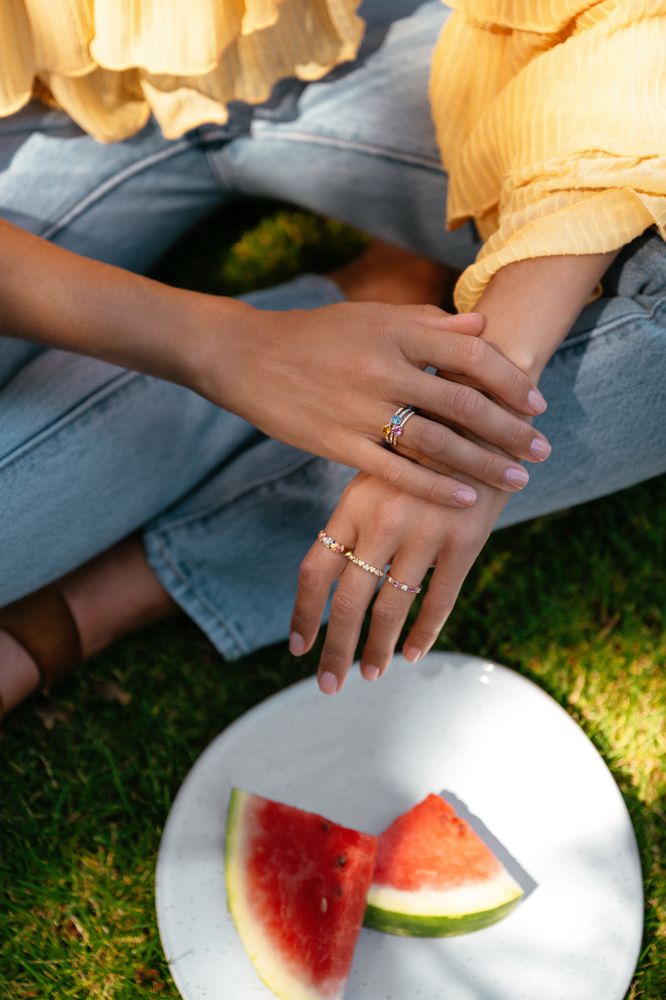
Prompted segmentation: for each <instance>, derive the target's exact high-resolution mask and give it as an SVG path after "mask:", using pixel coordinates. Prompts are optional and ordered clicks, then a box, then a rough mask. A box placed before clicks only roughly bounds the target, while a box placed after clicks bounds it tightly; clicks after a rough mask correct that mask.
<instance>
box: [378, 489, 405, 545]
mask: <svg viewBox="0 0 666 1000" xmlns="http://www.w3.org/2000/svg"><path fill="white" fill-rule="evenodd" d="M402 517H403V511H402V504H401V503H400V500H399V498H396V499H395V500H393V501H391V500H387V501H385V502H384V503H383V504H382V505H381V506H380V507H379V508H378V510H377V511H376V512H375V516H374V523H373V532H374V533H375V534H376V535H377V536H378V537H379V538H382V539H384V538H393V537H394V535H395V534H396V530H397V528H398V527H399V525H400V524H401V523H402Z"/></svg>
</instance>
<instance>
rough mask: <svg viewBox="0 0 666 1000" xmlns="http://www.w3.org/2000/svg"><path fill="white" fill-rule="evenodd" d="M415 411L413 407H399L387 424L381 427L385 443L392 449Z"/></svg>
mask: <svg viewBox="0 0 666 1000" xmlns="http://www.w3.org/2000/svg"><path fill="white" fill-rule="evenodd" d="M415 413H416V410H415V409H414V407H413V406H401V407H400V409H399V410H396V411H395V413H394V414H393V416H392V417H391V419H390V420H389V422H388V423H387V424H384V426H383V427H382V434H383V435H384V439H385V441H386V443H387V444H388V445H389V446H390V447H391V448H394V447H395V445H396V444H397V441H398V438H399V437H401V435H402V431H403V428H404V426H405V424H406V423H407V421H408V420H409V418H410V417H413V416H414V414H415Z"/></svg>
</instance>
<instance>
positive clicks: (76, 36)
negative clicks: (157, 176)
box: [0, 0, 363, 142]
mask: <svg viewBox="0 0 666 1000" xmlns="http://www.w3.org/2000/svg"><path fill="white" fill-rule="evenodd" d="M359 2H360V0H0V116H2V115H9V114H11V113H12V112H14V111H17V110H18V109H19V108H21V107H22V106H23V105H24V104H26V103H27V102H28V101H29V100H30V98H31V96H32V93H33V89H34V85H35V82H39V83H41V84H43V85H44V86H45V87H47V88H48V90H50V92H51V93H52V95H53V97H54V98H55V100H56V101H57V103H58V104H59V105H60V106H61V107H62V108H63V109H64V110H65V111H67V113H68V114H69V115H70V116H71V117H72V118H73V119H74V120H75V121H76V122H77V123H78V124H79V125H80V126H81V127H82V128H83V129H85V130H86V131H87V132H89V133H90V134H91V135H93V136H95V138H96V139H99V140H100V141H102V142H113V141H115V140H118V139H124V138H127V137H128V136H130V135H132V134H134V133H135V132H137V131H138V130H139V129H140V128H142V127H143V125H145V123H146V121H147V120H148V118H149V116H150V114H151V112H152V113H153V114H154V115H155V118H156V119H157V121H158V123H159V125H160V127H161V129H162V131H163V133H164V135H165V136H166V137H167V138H168V139H174V138H177V137H178V136H181V135H182V134H183V133H184V132H186V131H187V130H188V129H191V128H194V127H195V126H197V125H202V124H203V123H205V122H218V123H221V124H223V123H224V122H225V121H226V120H227V105H228V103H229V102H230V101H233V100H240V101H249V102H251V103H258V102H260V101H263V100H266V99H267V98H268V96H269V95H270V92H271V89H272V87H273V85H274V84H275V83H276V82H277V81H278V80H279V79H281V78H283V77H285V76H292V75H294V76H297V77H299V78H300V79H302V80H316V79H318V78H319V77H321V76H324V75H325V74H326V73H327V72H328V71H329V70H330V69H331V68H332V67H333V66H335V65H337V64H338V63H340V62H343V61H345V60H347V59H353V58H354V56H355V55H356V52H357V50H358V46H359V43H360V40H361V37H362V34H363V22H362V21H361V19H360V18H359V17H357V16H356V13H355V12H356V8H357V7H358V5H359Z"/></svg>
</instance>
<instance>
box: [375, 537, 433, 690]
mask: <svg viewBox="0 0 666 1000" xmlns="http://www.w3.org/2000/svg"><path fill="white" fill-rule="evenodd" d="M431 563H432V553H431V552H430V551H425V550H422V551H420V552H417V551H416V550H411V551H404V550H402V549H401V550H400V551H399V552H398V554H397V555H396V557H395V559H394V560H393V563H392V564H391V568H390V572H389V573H388V574H387V578H386V579H385V580H384V582H383V583H382V587H381V590H380V591H379V594H378V595H377V597H376V598H375V603H374V604H373V606H372V618H371V620H370V631H369V633H368V638H367V640H366V643H365V646H364V648H363V653H362V654H361V673H362V674H363V676H364V677H365V678H366V680H375V679H376V678H377V677H381V675H382V674H384V673H385V672H386V669H387V668H388V666H389V664H390V662H391V660H392V658H393V654H394V652H395V646H396V643H397V641H398V639H399V638H400V633H401V631H402V628H403V625H404V624H405V620H406V618H407V615H408V613H409V609H410V608H411V606H412V604H413V603H414V601H415V599H416V596H417V595H416V593H410V592H409V591H405V590H403V589H401V587H399V586H397V584H398V583H400V584H402V586H403V587H404V586H408V587H411V588H415V587H419V586H420V585H421V583H422V581H423V578H424V577H425V575H426V573H427V572H428V569H429V567H430V565H431ZM389 577H390V579H389ZM391 581H396V582H395V583H393V584H392V583H391Z"/></svg>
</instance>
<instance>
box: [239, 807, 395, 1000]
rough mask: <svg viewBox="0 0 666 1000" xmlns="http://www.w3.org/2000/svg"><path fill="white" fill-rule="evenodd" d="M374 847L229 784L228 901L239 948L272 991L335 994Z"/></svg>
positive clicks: (341, 984) (301, 999)
mask: <svg viewBox="0 0 666 1000" xmlns="http://www.w3.org/2000/svg"><path fill="white" fill-rule="evenodd" d="M376 854H377V838H376V837H371V836H369V835H368V834H365V833H358V832H357V831H356V830H347V829H346V828H345V827H343V826H338V825H337V824H336V823H332V822H331V821H330V820H328V819H324V817H323V816H317V815H316V814H315V813H308V812H304V811H303V810H302V809H295V808H293V807H292V806H287V805H283V804H282V803H280V802H273V801H271V800H270V799H264V798H261V797H259V796H258V795H251V794H249V793H248V792H242V791H240V790H239V789H234V790H233V791H232V793H231V799H230V801H229V810H228V813H227V835H226V850H225V867H226V882H227V902H228V905H229V909H230V911H231V915H232V917H233V920H234V923H235V924H236V927H237V929H238V933H239V934H240V937H241V940H242V942H243V945H244V947H245V950H246V951H247V953H248V955H249V956H250V958H251V960H252V962H253V963H254V966H255V968H256V970H257V972H258V973H259V975H260V977H261V978H262V979H263V981H264V982H265V983H266V985H267V986H268V988H269V989H270V990H272V991H273V993H274V994H275V995H276V996H277V997H281V998H284V1000H338V998H340V997H342V994H343V991H344V988H345V982H346V980H347V977H348V975H349V970H350V967H351V964H352V958H353V954H354V947H355V945H356V940H357V938H358V935H359V932H360V930H361V924H362V922H363V913H364V911H365V905H366V897H367V892H368V889H369V887H370V883H371V882H372V873H373V869H374V864H375V857H376Z"/></svg>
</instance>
